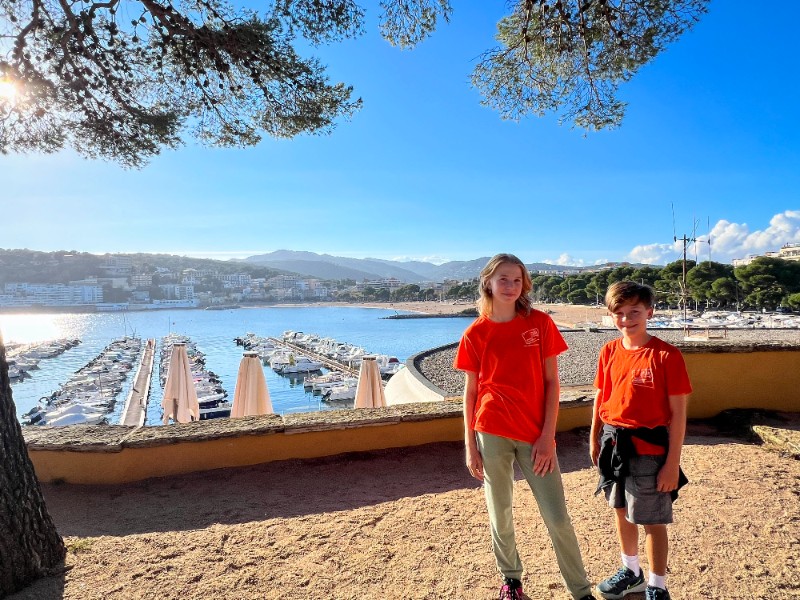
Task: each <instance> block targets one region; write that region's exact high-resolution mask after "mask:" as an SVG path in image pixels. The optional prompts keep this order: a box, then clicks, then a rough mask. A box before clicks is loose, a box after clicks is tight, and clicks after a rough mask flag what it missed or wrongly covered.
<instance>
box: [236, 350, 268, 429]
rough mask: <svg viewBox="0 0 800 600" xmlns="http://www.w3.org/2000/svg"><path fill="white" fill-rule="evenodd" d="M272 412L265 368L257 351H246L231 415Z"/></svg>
mask: <svg viewBox="0 0 800 600" xmlns="http://www.w3.org/2000/svg"><path fill="white" fill-rule="evenodd" d="M271 412H272V402H271V401H270V399H269V390H268V389H267V380H266V379H265V378H264V368H263V367H262V366H261V361H260V360H259V358H258V353H257V352H245V353H244V357H243V358H242V362H241V363H240V364H239V375H238V376H237V378H236V391H235V392H234V393H233V408H231V417H247V416H249V415H267V414H270V413H271Z"/></svg>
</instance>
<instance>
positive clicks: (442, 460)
mask: <svg viewBox="0 0 800 600" xmlns="http://www.w3.org/2000/svg"><path fill="white" fill-rule="evenodd" d="M585 437H586V432H585V431H577V432H570V433H567V434H559V439H558V444H559V445H558V447H559V456H560V462H561V467H562V471H563V472H564V483H565V488H566V493H567V499H568V506H569V510H570V514H571V516H572V519H573V522H574V523H575V528H576V531H577V533H578V538H579V540H580V543H581V547H582V551H583V553H584V560H585V562H586V565H587V569H588V571H589V574H590V577H591V578H592V579H593V580H594V581H597V580H598V579H600V578H602V577H604V576H606V575H607V574H608V573H609V572H610V571H612V570H614V569H616V566H617V562H618V560H619V557H618V549H617V546H616V542H615V539H614V535H613V533H612V531H613V530H612V515H611V512H610V510H609V509H608V508H607V507H606V506H605V505H604V503H603V502H602V501H601V500H600V499H599V498H596V497H593V495H592V491H593V490H594V486H595V483H596V477H595V473H594V472H593V470H592V469H590V467H589V462H588V457H587V445H586V439H585ZM462 461H463V449H462V445H461V444H460V443H447V444H444V443H443V444H433V445H428V446H423V447H418V448H407V449H400V450H394V451H383V452H374V453H367V454H359V455H352V456H345V457H339V458H332V459H321V460H313V461H289V462H282V463H274V464H268V465H262V466H259V467H251V468H243V469H227V470H221V471H214V472H209V473H199V474H193V475H186V476H181V477H174V478H165V479H157V480H150V481H146V482H142V483H138V484H129V485H122V486H109V487H95V486H72V485H60V486H53V485H47V486H44V492H45V496H46V499H47V504H48V508H49V510H50V512H51V513H52V515H53V517H54V519H55V522H56V523H57V526H58V528H59V530H60V531H61V533H62V535H64V536H65V539H66V542H67V544H68V546H69V547H70V552H69V555H68V559H67V565H68V567H69V570H68V571H67V572H66V573H65V575H64V576H62V577H55V578H50V579H47V580H42V581H40V582H38V583H37V584H35V585H34V586H33V587H31V588H28V589H27V590H25V591H24V592H22V593H19V594H17V595H14V596H12V598H13V599H14V600H23V599H24V600H34V599H35V600H50V599H52V600H55V599H62V598H63V599H66V600H87V599H117V598H118V599H125V600H130V599H138V598H142V599H144V598H148V599H159V600H162V599H176V600H177V599H180V600H192V599H196V600H223V599H224V600H229V599H234V600H236V599H241V600H250V599H253V600H255V599H259V600H260V599H265V598H266V599H273V598H274V599H277V598H287V597H301V598H309V599H313V600H316V599H320V600H321V599H325V600H346V599H356V598H373V597H374V598H385V599H397V600H408V599H429V598H430V599H432V598H452V599H473V598H474V599H482V598H486V599H489V598H495V597H496V593H497V589H496V588H497V584H498V577H497V576H496V574H495V569H494V565H493V560H492V555H491V550H490V543H489V532H488V526H487V523H486V514H485V508H484V503H483V495H482V491H481V488H480V487H479V486H478V485H477V483H476V482H475V481H474V480H472V479H471V478H470V477H469V476H468V474H467V472H466V470H465V469H464V467H463V464H462ZM683 466H684V469H685V470H686V472H687V474H688V475H689V478H690V479H691V482H692V483H691V484H690V485H689V486H687V487H686V488H685V489H684V491H682V493H681V497H680V499H679V500H678V502H677V503H676V505H675V508H676V523H675V524H674V525H672V526H671V527H670V539H671V543H672V554H671V572H670V575H669V580H668V581H669V584H670V587H671V589H672V593H673V598H675V599H676V600H680V599H691V600H702V599H704V598H759V599H775V600H784V599H786V598H793V597H797V596H798V595H800V564H798V561H799V560H800V559H798V556H800V461H797V460H792V459H788V458H783V457H781V456H779V455H777V454H775V453H771V452H767V451H766V450H764V449H763V448H761V447H758V446H755V445H751V444H748V443H745V442H744V441H742V440H741V439H734V438H730V437H724V436H721V435H720V434H719V433H718V432H716V431H714V430H710V429H708V428H707V427H705V426H699V425H693V426H692V427H691V428H690V433H689V436H688V438H687V445H686V448H685V452H684V460H683ZM516 492H517V494H516V500H515V514H516V519H517V523H518V526H517V527H518V543H519V547H520V552H521V554H522V557H523V560H524V563H525V565H526V567H527V571H526V574H525V576H524V583H525V587H526V590H527V594H528V596H529V598H531V599H539V598H558V599H563V600H566V599H567V598H568V595H567V594H566V593H565V592H564V589H563V587H562V585H561V582H560V577H559V574H558V572H557V569H556V566H555V559H554V556H553V553H552V550H551V548H550V545H549V541H548V539H547V536H546V533H545V531H544V528H543V525H542V523H541V519H540V518H539V516H538V514H537V510H536V507H535V503H534V501H533V499H532V497H531V496H530V494H529V493H528V492H527V490H526V488H525V484H524V481H518V482H517V483H516ZM642 597H643V595H641V594H639V595H636V594H633V595H629V596H628V599H629V600H641V598H642Z"/></svg>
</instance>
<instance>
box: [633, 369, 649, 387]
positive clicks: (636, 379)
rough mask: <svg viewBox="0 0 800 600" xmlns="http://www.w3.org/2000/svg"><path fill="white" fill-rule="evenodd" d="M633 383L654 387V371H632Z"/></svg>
mask: <svg viewBox="0 0 800 600" xmlns="http://www.w3.org/2000/svg"><path fill="white" fill-rule="evenodd" d="M631 383H633V385H647V386H652V385H653V370H652V369H633V370H632V371H631Z"/></svg>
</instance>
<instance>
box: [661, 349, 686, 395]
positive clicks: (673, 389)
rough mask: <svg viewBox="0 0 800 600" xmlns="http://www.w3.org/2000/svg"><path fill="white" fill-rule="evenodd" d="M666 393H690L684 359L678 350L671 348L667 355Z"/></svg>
mask: <svg viewBox="0 0 800 600" xmlns="http://www.w3.org/2000/svg"><path fill="white" fill-rule="evenodd" d="M666 365H667V395H668V396H679V395H681V394H691V393H692V383H691V381H690V380H689V373H688V371H687V370H686V361H684V360H683V354H681V352H680V350H677V349H675V350H673V351H672V352H670V353H669V354H668V355H667V361H666Z"/></svg>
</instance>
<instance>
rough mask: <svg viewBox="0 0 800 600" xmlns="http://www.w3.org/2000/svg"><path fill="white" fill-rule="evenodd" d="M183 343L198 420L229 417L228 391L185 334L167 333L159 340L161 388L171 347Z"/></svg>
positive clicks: (170, 354)
mask: <svg viewBox="0 0 800 600" xmlns="http://www.w3.org/2000/svg"><path fill="white" fill-rule="evenodd" d="M175 344H184V345H185V346H186V354H187V355H188V357H189V368H190V369H191V371H192V381H193V383H194V388H195V392H196V393H197V404H198V406H199V408H200V420H201V421H203V420H206V419H218V418H224V417H230V415H231V403H230V402H228V401H227V400H226V398H227V397H228V392H226V391H225V389H224V388H223V387H222V385H221V383H220V380H219V377H217V375H216V374H215V373H214V372H213V371H209V370H208V369H206V358H205V355H204V354H203V353H202V352H200V351H199V350H198V349H197V346H196V344H195V343H194V342H193V341H192V340H191V339H190V338H189V337H188V336H185V335H179V334H172V333H171V334H169V335H167V336H165V337H164V338H162V340H161V359H160V362H159V377H160V380H161V387H162V388H163V387H164V385H165V384H166V381H167V373H168V372H169V363H170V360H171V358H172V347H173V346H174V345H175Z"/></svg>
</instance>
